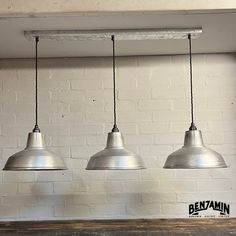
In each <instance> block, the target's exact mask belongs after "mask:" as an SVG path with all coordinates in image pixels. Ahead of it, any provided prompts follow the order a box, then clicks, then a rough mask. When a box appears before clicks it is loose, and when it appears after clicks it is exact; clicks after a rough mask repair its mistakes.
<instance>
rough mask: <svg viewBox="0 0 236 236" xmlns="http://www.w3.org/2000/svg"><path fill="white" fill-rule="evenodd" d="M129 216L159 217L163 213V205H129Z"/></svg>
mask: <svg viewBox="0 0 236 236" xmlns="http://www.w3.org/2000/svg"><path fill="white" fill-rule="evenodd" d="M126 208H127V214H128V215H133V216H137V215H141V216H142V217H146V216H158V215H159V214H160V211H161V209H160V208H161V205H160V204H159V203H149V204H139V203H138V204H129V205H127V207H126Z"/></svg>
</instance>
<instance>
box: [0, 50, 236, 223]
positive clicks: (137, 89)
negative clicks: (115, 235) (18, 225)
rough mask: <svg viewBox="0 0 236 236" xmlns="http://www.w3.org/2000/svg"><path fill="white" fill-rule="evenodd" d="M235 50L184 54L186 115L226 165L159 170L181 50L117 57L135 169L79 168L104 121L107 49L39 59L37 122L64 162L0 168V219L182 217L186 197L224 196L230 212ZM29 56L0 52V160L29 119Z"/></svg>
mask: <svg viewBox="0 0 236 236" xmlns="http://www.w3.org/2000/svg"><path fill="white" fill-rule="evenodd" d="M235 62H236V60H235V54H218V55H194V58H193V74H194V93H195V105H196V108H195V113H196V124H197V126H198V128H199V129H201V130H202V132H203V137H204V139H205V142H206V144H207V145H208V146H209V147H212V148H214V149H215V150H217V151H219V152H221V153H222V154H223V156H224V157H225V160H226V162H227V163H228V165H229V166H230V168H228V169H215V170H165V169H163V168H162V166H163V164H164V162H165V160H166V157H167V156H168V154H170V153H171V152H172V151H173V150H175V149H177V148H179V147H180V146H182V144H183V137H184V131H185V130H187V129H188V127H189V123H190V122H189V118H190V117H189V77H188V76H189V71H188V58H187V57H186V56H160V57H156V56H150V57H126V58H118V59H117V67H118V68H117V80H118V81H117V94H116V96H117V98H118V103H117V106H118V110H119V113H118V123H119V128H120V130H121V131H122V132H123V134H124V136H125V137H124V138H125V143H126V145H127V147H129V148H131V149H133V150H134V151H136V152H138V153H139V154H141V155H142V157H143V160H144V162H145V164H146V166H147V167H148V169H146V170H140V171H86V170H85V167H86V165H87V162H88V159H89V156H90V155H92V154H94V153H95V152H97V151H98V150H100V149H102V148H103V147H104V146H105V143H106V134H107V132H109V131H110V130H111V128H112V108H113V107H112V77H111V76H112V69H111V65H112V64H111V58H89V59H88V58H83V59H50V60H40V62H39V65H40V66H39V89H40V90H39V123H40V128H41V130H42V132H43V134H44V135H45V141H46V143H47V145H48V147H49V148H50V149H51V150H53V151H56V152H58V153H60V154H61V155H62V156H63V157H64V158H65V160H66V163H67V165H68V167H69V170H66V171H59V172H27V171H26V172H4V171H2V172H1V175H0V220H37V219H45V220H46V219H87V218H90V219H93V218H153V217H157V218H160V217H167V218H168V217H188V204H189V203H192V202H195V201H200V200H209V199H210V200H217V201H225V202H227V203H229V204H231V216H232V217H236V174H235V173H236V171H235V170H236V122H235V118H236V92H235V91H236V63H235ZM33 83H34V62H33V60H1V61H0V90H1V92H0V164H1V166H0V167H1V168H2V167H3V166H4V164H5V162H6V160H7V158H8V157H9V156H10V155H11V154H13V153H15V152H16V151H19V150H21V149H22V148H23V147H24V146H25V142H26V138H27V133H28V132H29V131H31V130H32V128H33V124H34V113H33V112H34V104H33V101H32V98H34V91H33V89H34V86H33Z"/></svg>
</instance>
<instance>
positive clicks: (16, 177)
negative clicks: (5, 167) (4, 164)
mask: <svg viewBox="0 0 236 236" xmlns="http://www.w3.org/2000/svg"><path fill="white" fill-rule="evenodd" d="M34 180H35V175H34V172H28V171H20V172H9V171H6V172H4V173H3V182H4V183H15V182H16V183H17V182H34Z"/></svg>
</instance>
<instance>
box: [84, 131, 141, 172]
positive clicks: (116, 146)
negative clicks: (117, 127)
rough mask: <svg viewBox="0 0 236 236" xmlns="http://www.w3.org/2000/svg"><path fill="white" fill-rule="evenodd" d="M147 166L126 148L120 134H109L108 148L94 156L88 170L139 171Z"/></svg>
mask: <svg viewBox="0 0 236 236" xmlns="http://www.w3.org/2000/svg"><path fill="white" fill-rule="evenodd" d="M144 168H145V166H144V164H143V161H142V159H141V157H140V156H138V155H136V154H135V153H133V152H131V151H129V150H127V149H125V148H124V143H123V137H122V134H121V133H120V132H110V133H108V138H107V145H106V148H105V149H104V150H102V151H100V152H98V153H96V154H95V155H93V156H92V157H91V158H90V160H89V162H88V165H87V168H86V169H87V170H137V169H144Z"/></svg>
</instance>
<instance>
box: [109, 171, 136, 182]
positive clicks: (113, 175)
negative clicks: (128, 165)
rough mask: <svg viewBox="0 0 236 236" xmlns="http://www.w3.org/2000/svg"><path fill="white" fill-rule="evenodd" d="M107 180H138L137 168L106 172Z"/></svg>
mask: <svg viewBox="0 0 236 236" xmlns="http://www.w3.org/2000/svg"><path fill="white" fill-rule="evenodd" d="M107 179H108V180H139V179H140V173H139V171H137V170H117V171H112V172H108V173H107Z"/></svg>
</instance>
